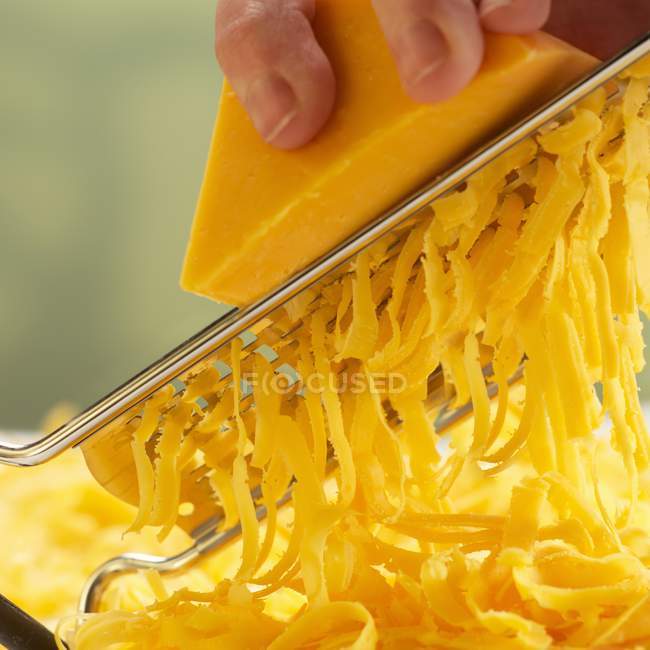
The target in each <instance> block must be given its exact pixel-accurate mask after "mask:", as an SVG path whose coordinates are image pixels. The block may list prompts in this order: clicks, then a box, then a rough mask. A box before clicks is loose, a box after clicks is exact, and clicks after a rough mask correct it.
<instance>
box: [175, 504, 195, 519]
mask: <svg viewBox="0 0 650 650" xmlns="http://www.w3.org/2000/svg"><path fill="white" fill-rule="evenodd" d="M178 514H179V515H180V516H181V517H189V516H190V515H191V514H194V504H193V503H190V502H189V501H186V502H185V503H181V505H180V506H178Z"/></svg>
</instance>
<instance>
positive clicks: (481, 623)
mask: <svg viewBox="0 0 650 650" xmlns="http://www.w3.org/2000/svg"><path fill="white" fill-rule="evenodd" d="M648 74H649V70H648V66H647V64H645V65H638V66H636V67H635V68H634V69H632V70H631V71H630V73H629V75H628V76H629V77H630V78H629V79H628V80H627V81H626V82H625V83H623V82H622V83H621V91H620V92H621V96H620V98H619V99H614V100H612V101H607V97H606V96H605V92H604V91H599V92H598V93H596V94H595V95H594V96H593V97H591V98H589V99H588V100H585V101H584V102H582V103H581V104H580V105H579V106H578V107H576V108H575V109H574V110H573V112H572V114H571V115H570V116H569V117H568V118H567V119H566V120H563V122H562V124H561V125H553V126H550V127H548V128H546V129H545V130H544V131H543V132H542V133H541V134H540V135H538V136H537V137H536V138H534V139H528V140H526V141H525V142H523V143H521V144H520V145H518V146H517V147H515V148H514V149H512V150H511V151H509V152H508V153H506V154H504V155H503V156H502V157H501V158H499V159H498V160H496V161H495V162H493V163H492V164H491V165H488V166H487V167H486V168H485V169H484V170H482V171H480V172H479V173H477V174H476V175H475V176H474V177H473V178H471V179H470V180H469V181H468V183H467V184H466V185H465V186H463V187H462V188H461V189H460V190H458V191H456V192H455V193H452V194H450V195H448V196H446V197H444V198H442V199H441V200H439V201H437V202H434V204H433V205H432V206H431V207H430V208H428V209H427V210H426V211H425V212H424V213H423V214H422V215H421V216H420V218H419V221H418V222H417V223H416V224H415V225H414V226H413V227H412V228H410V229H408V230H407V229H404V230H402V231H398V232H397V233H392V234H391V235H389V237H388V238H387V239H386V240H384V241H382V242H380V243H379V244H377V245H376V246H375V247H374V248H372V249H371V250H369V251H367V252H364V253H362V254H361V255H359V256H358V257H357V259H356V260H355V261H354V262H353V263H352V264H351V266H350V268H348V269H347V270H346V272H344V273H343V274H342V278H340V279H339V280H338V281H337V282H333V283H330V284H328V285H327V286H326V287H325V288H324V290H323V292H322V294H321V295H320V296H316V295H315V294H313V295H311V300H309V301H306V300H303V301H302V302H301V303H300V304H297V303H296V304H294V305H293V306H292V307H291V308H290V309H288V310H287V316H286V320H287V322H288V323H290V324H292V327H291V330H290V332H291V333H290V335H289V336H288V337H287V339H291V340H290V341H284V342H282V341H280V343H279V344H278V346H277V350H278V354H279V355H280V357H279V358H280V361H279V362H277V363H276V362H274V361H273V362H272V361H269V360H267V359H262V358H261V356H260V355H259V354H254V353H252V352H251V351H250V350H248V349H247V348H245V346H243V344H242V342H241V341H240V340H237V341H236V342H235V343H234V344H233V345H232V346H231V348H230V359H229V364H230V366H231V369H232V375H231V377H230V380H229V381H226V379H224V377H225V375H224V376H220V377H216V376H215V375H214V370H212V371H211V372H212V373H213V374H212V375H210V376H209V377H208V376H207V375H203V376H202V375H199V376H198V377H196V378H194V379H193V380H188V387H187V389H186V393H185V396H184V397H182V398H180V399H176V401H173V403H172V406H171V407H169V405H168V404H169V403H170V399H169V395H166V396H165V398H164V399H160V398H159V397H155V398H153V399H152V400H150V401H149V402H148V404H147V405H146V406H145V408H144V412H143V414H142V418H141V420H140V423H139V425H138V426H137V427H136V428H135V430H134V432H133V434H132V440H133V441H132V451H133V458H134V461H135V465H136V468H137V478H138V485H139V489H140V508H139V511H138V514H137V517H136V520H135V522H134V523H133V525H132V527H131V529H132V530H140V529H142V528H143V527H144V526H157V527H158V528H159V530H160V534H161V536H165V535H166V534H167V533H169V531H170V530H171V527H172V526H173V525H174V523H175V521H176V519H177V517H178V509H179V503H180V490H181V487H180V471H181V468H182V467H184V466H186V465H187V463H190V462H199V461H193V460H192V458H193V456H192V454H193V453H194V454H196V455H200V457H201V462H202V463H203V464H204V466H205V467H206V468H207V470H208V476H209V480H210V481H211V484H212V486H213V489H214V494H215V499H216V501H217V502H218V505H219V506H220V507H221V508H222V510H223V512H224V518H223V523H222V525H223V526H225V527H229V526H231V525H233V524H235V523H239V524H240V526H241V540H240V542H239V544H240V547H239V548H240V552H239V558H240V563H239V565H237V566H234V567H233V570H232V572H231V576H230V578H228V579H226V580H223V581H222V582H220V583H219V584H218V585H217V586H216V587H215V589H214V591H213V592H212V593H207V594H206V593H195V592H191V591H188V590H186V589H185V590H183V589H181V590H180V591H176V592H175V593H171V594H169V593H167V592H165V590H164V589H162V587H161V585H160V584H159V583H158V582H156V581H155V580H154V579H152V578H149V579H150V581H151V580H154V581H153V582H152V583H151V584H152V585H153V586H154V587H156V589H155V593H157V594H158V597H159V598H158V600H157V601H156V602H155V603H154V604H153V605H148V606H144V605H143V606H142V608H141V609H140V610H138V611H127V609H126V608H125V609H124V610H115V611H110V612H107V613H103V614H99V615H95V616H90V617H87V618H85V619H84V620H82V621H79V622H77V624H73V625H72V626H68V629H63V630H62V632H61V635H62V637H63V638H64V639H65V640H66V642H67V643H69V645H70V646H71V647H72V648H75V649H76V650H94V649H96V648H113V647H115V648H124V649H127V648H134V649H135V648H152V649H156V648H160V649H163V648H165V649H171V648H178V649H185V648H188V649H189V648H192V649H195V648H197V649H201V648H205V649H206V650H207V648H233V649H234V648H244V647H245V648H270V649H271V650H285V649H286V650H289V649H294V648H305V649H307V648H321V649H327V648H331V649H334V648H350V649H352V648H353V649H355V650H372V649H374V648H383V649H397V648H404V647H412V648H421V647H422V648H423V647H431V648H468V649H469V648H483V649H494V650H504V649H506V650H507V649H509V648H512V649H515V648H517V649H519V648H530V649H532V650H539V649H541V648H586V647H598V646H602V647H623V646H625V647H633V646H634V647H648V646H649V645H650V570H649V569H648V567H649V566H650V496H649V495H650V489H649V488H650V486H649V485H648V470H649V465H650V437H649V434H648V428H647V424H646V422H645V421H644V418H643V415H642V412H641V409H640V405H639V400H638V391H637V385H636V373H638V372H639V371H640V370H641V369H642V367H643V364H644V360H643V339H642V323H641V320H640V311H644V312H645V313H646V314H648V312H649V311H650V186H649V180H650V120H649V119H648V116H649V115H650V109H649V104H648V87H649V78H648V76H647V75H648ZM276 342H277V339H276ZM272 345H273V344H272ZM255 357H257V358H256V359H255ZM280 362H285V363H289V364H291V365H293V367H294V368H295V369H296V370H297V374H298V375H299V379H298V382H297V385H296V386H294V387H293V388H292V389H291V390H285V391H279V390H277V385H276V384H277V381H276V380H277V379H278V377H279V375H280V374H281V372H282V370H281V369H280V367H279V364H280ZM251 368H253V369H254V370H255V375H256V377H255V380H256V383H255V385H254V386H253V390H252V396H251V395H247V394H245V393H244V392H243V391H244V390H245V387H244V379H245V377H244V373H245V371H247V370H246V369H248V371H249V370H250V369H251ZM438 368H440V371H439V372H436V370H437V369H438ZM206 377H207V378H206ZM200 381H203V382H204V384H201V390H198V389H194V390H192V386H197V385H198V383H197V382H200ZM210 382H212V387H209V386H208V384H210ZM497 389H498V390H497ZM207 392H209V393H210V398H209V399H207V402H206V403H207V406H206V405H204V406H203V407H200V406H199V405H198V404H197V401H196V400H197V399H198V398H199V397H200V395H201V394H205V393H207ZM495 392H498V395H497V396H496V397H495ZM251 403H254V407H250V405H251ZM465 404H471V407H472V417H469V418H466V419H465V420H462V419H461V420H459V421H457V422H456V423H455V424H453V425H452V426H450V427H445V428H444V429H441V431H442V433H443V434H444V435H442V436H441V435H439V431H438V430H437V429H436V427H435V426H434V422H436V421H437V422H438V423H441V422H444V420H445V415H446V414H448V412H449V410H450V409H453V408H460V407H463V406H464V405H465ZM443 405H444V406H445V409H444V410H441V406H443ZM152 440H153V441H155V443H154V442H152ZM187 440H191V441H192V442H191V446H185V447H184V445H185V444H186V442H185V441H187ZM187 444H189V443H187ZM152 445H154V447H155V448H153V451H152ZM195 450H196V451H195ZM150 458H153V460H150ZM255 487H258V488H259V489H257V490H254V489H253V488H255ZM289 488H291V490H292V499H291V500H290V501H289V503H287V504H286V505H282V506H278V505H277V504H278V502H279V501H280V499H281V498H282V496H283V495H284V493H285V491H286V490H288V489H289ZM260 505H264V506H265V507H266V512H267V517H266V520H265V521H264V522H258V520H257V516H256V509H257V508H258V506H260ZM60 647H63V646H62V645H61V646H60Z"/></svg>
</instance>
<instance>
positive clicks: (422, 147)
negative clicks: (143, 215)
mask: <svg viewBox="0 0 650 650" xmlns="http://www.w3.org/2000/svg"><path fill="white" fill-rule="evenodd" d="M314 29H315V32H316V35H317V37H318V39H319V42H320V43H321V45H322V46H323V48H324V50H325V52H326V53H327V55H328V56H329V57H330V60H331V61H332V64H333V67H334V71H335V73H336V78H337V85H338V90H337V93H338V95H337V104H336V107H335V110H334V113H333V115H332V117H331V119H330V120H329V122H328V124H327V125H326V127H325V129H324V130H323V131H322V133H321V134H320V135H319V136H317V138H316V139H315V140H313V141H312V142H311V143H310V144H308V145H307V146H305V147H303V148H302V149H299V150H296V151H279V150H276V149H274V148H273V147H271V146H270V145H268V144H266V143H265V142H264V141H263V140H262V139H261V138H260V137H259V135H258V134H257V133H256V131H255V129H254V127H253V125H252V123H251V121H250V119H249V118H248V116H247V115H246V113H245V111H244V109H243V107H242V105H241V104H240V102H239V101H238V99H237V98H236V96H235V94H234V92H233V91H232V89H231V87H230V86H229V85H228V84H227V83H226V84H225V85H224V89H223V93H222V97H221V103H220V107H219V114H218V117H217V123H216V128H215V132H214V137H213V141H212V147H211V151H210V155H209V161H208V165H207V170H206V175H205V179H204V183H203V187H202V190H201V195H200V199H199V203H198V209H197V213H196V216H195V219H194V225H193V228H192V233H191V239H190V242H189V247H188V250H187V255H186V259H185V265H184V269H183V274H182V279H181V285H182V287H183V288H184V289H187V290H188V291H192V292H195V293H198V294H201V295H203V296H207V297H209V298H212V299H214V300H218V301H221V302H226V303H229V304H233V305H238V306H243V305H246V304H250V303H251V302H252V301H254V300H255V299H257V298H259V297H261V296H263V295H264V294H266V293H267V292H269V291H270V290H272V289H273V288H274V287H276V286H277V285H278V284H279V283H281V282H282V281H284V280H286V279H287V278H288V277H290V276H291V275H292V274H294V273H295V272H297V271H299V270H300V269H302V268H304V267H305V266H306V265H308V264H309V263H310V262H312V261H313V260H314V259H316V258H317V257H318V256H320V255H322V254H324V253H326V252H327V251H328V250H330V249H331V248H332V247H333V246H335V245H336V244H337V243H340V242H341V241H342V240H343V239H344V238H345V237H347V236H349V235H350V234H352V233H354V232H356V231H357V230H359V229H360V228H361V227H363V226H364V225H365V224H367V223H368V222H369V221H371V220H372V219H373V218H374V217H377V216H378V215H379V214H380V213H381V212H382V211H383V210H385V209H387V208H389V207H390V206H391V205H392V204H394V203H395V202H397V201H398V200H399V199H400V198H402V197H404V196H405V195H406V194H408V193H410V192H411V191H414V190H416V189H417V188H418V187H419V186H421V185H422V184H423V183H425V182H426V181H427V180H429V179H431V178H432V177H433V176H434V175H435V174H437V173H439V172H441V171H442V170H444V169H445V168H447V167H448V166H449V165H451V164H452V163H455V162H457V161H459V160H460V159H461V158H462V157H464V156H465V155H467V154H468V153H470V152H471V151H472V150H473V149H475V148H477V146H478V145H480V144H481V143H482V142H485V141H486V140H487V139H489V138H490V137H492V136H494V135H495V134H496V133H498V132H499V131H500V130H502V129H503V128H504V127H506V126H507V125H508V124H509V123H512V122H513V120H516V119H517V118H519V117H522V116H523V115H525V114H526V113H527V112H529V111H530V110H531V109H532V108H534V107H536V106H537V105H539V104H541V103H542V102H543V101H545V100H547V99H549V98H550V97H552V96H553V95H554V94H556V93H557V92H558V91H560V90H561V89H562V88H563V87H566V86H567V85H568V84H569V83H570V82H572V81H574V80H576V79H577V78H579V77H580V76H581V75H583V74H584V73H585V72H587V71H588V70H589V69H591V68H592V67H593V66H594V65H595V60H594V59H593V58H591V57H590V56H588V55H587V54H584V53H583V52H581V51H579V50H576V49H575V48H573V47H571V46H569V45H567V44H565V43H563V42H561V41H559V40H557V39H555V38H553V37H551V36H548V35H546V34H543V33H537V34H533V35H530V36H526V37H518V36H496V35H489V36H488V37H487V53H486V58H485V62H484V65H483V67H482V70H481V72H480V73H479V75H478V77H477V78H476V79H475V80H474V81H473V83H472V84H471V85H470V86H469V87H468V88H467V89H465V90H464V91H463V92H462V93H460V94H459V95H458V96H456V97H454V98H452V99H450V100H448V101H445V102H442V103H438V104H433V105H425V104H418V103H416V102H413V101H411V100H410V99H409V98H408V97H407V96H406V94H405V92H404V90H403V89H402V86H401V85H400V80H399V77H398V75H397V70H396V67H395V63H394V61H393V59H392V57H391V54H390V52H389V50H388V47H387V45H386V42H385V39H384V36H383V34H382V32H381V30H380V28H379V25H378V22H377V19H376V18H375V16H374V13H373V10H372V7H371V3H370V0H358V1H355V2H347V1H345V2H344V1H342V0H319V2H318V3H317V15H316V20H315V25H314Z"/></svg>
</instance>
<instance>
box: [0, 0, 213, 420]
mask: <svg viewBox="0 0 650 650" xmlns="http://www.w3.org/2000/svg"><path fill="white" fill-rule="evenodd" d="M214 5H215V0H183V1H182V2H159V1H155V0H137V1H136V2H133V1H132V0H110V2H88V1H87V0H56V1H55V0H19V1H17V2H7V3H3V5H2V8H0V79H1V80H2V88H3V91H2V98H1V99H0V124H1V125H2V128H1V132H2V144H1V146H0V220H1V222H2V228H1V230H0V233H1V235H0V237H1V240H0V241H1V244H0V246H1V248H0V368H2V373H1V378H0V429H3V428H5V429H6V428H15V429H18V428H29V427H34V426H37V425H38V423H39V421H40V420H41V418H42V416H43V414H44V413H45V411H46V410H47V409H48V408H49V407H50V406H52V405H53V404H55V403H57V402H59V401H61V400H68V401H72V402H74V403H76V404H78V405H79V406H86V405H89V404H90V403H91V402H93V401H95V400H96V399H97V398H99V397H101V396H102V395H103V394H105V393H107V392H108V391H110V390H111V389H112V388H113V387H114V386H115V385H117V384H118V383H121V382H122V381H124V380H125V379H127V378H128V377H129V376H130V375H132V374H134V373H135V372H137V371H138V370H140V369H142V368H143V367H144V366H145V365H147V364H148V363H150V362H151V361H153V360H155V359H156V358H157V357H159V356H161V355H162V354H164V353H165V352H167V351H168V350H169V349H170V348H171V347H173V346H175V345H177V344H178V343H180V342H181V341H183V340H184V339H186V338H187V337H189V336H190V335H192V334H193V333H194V332H195V331H196V330H198V329H199V328H201V327H203V326H205V325H207V324H209V323H210V322H212V321H213V320H215V319H216V318H217V317H218V316H219V315H220V314H221V313H222V311H223V310H222V309H221V308H220V306H219V305H216V304H214V303H211V302H209V301H207V300H205V299H201V298H199V297H196V296H192V295H189V294H186V293H184V292H182V291H181V290H180V289H179V287H178V277H179V273H180V268H181V263H182V259H183V254H184V248H185V242H186V241H187V237H188V233H189V228H190V224H191V220H192V216H193V211H194V206H195V202H196V197H197V194H198V190H199V186H200V182H201V177H202V173H203V167H204V163H205V159H206V155H207V150H208V144H209V140H210V136H211V131H212V125H213V121H214V116H215V111H216V103H217V98H218V93H219V89H220V85H221V74H220V72H219V70H218V68H217V65H216V62H215V60H214V56H213V53H212V42H213V20H214Z"/></svg>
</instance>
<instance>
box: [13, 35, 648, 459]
mask: <svg viewBox="0 0 650 650" xmlns="http://www.w3.org/2000/svg"><path fill="white" fill-rule="evenodd" d="M646 54H650V32H647V33H646V34H645V35H644V36H643V37H641V38H640V39H638V40H637V41H636V42H635V43H633V44H632V45H630V46H629V47H627V48H626V49H625V50H623V51H622V52H621V53H620V54H618V55H617V56H616V57H614V58H613V59H612V60H611V61H609V62H607V63H604V64H602V65H601V66H599V67H598V68H596V70H594V72H592V73H591V74H589V75H588V76H587V77H585V78H584V79H583V80H582V81H580V82H578V83H576V84H574V85H573V86H572V87H571V88H569V89H568V90H566V91H565V92H563V93H562V94H561V95H559V96H558V97H557V98H556V99H554V100H552V101H551V102H549V103H547V104H546V105H545V106H544V107H542V108H541V109H539V110H538V111H536V112H535V113H533V114H532V115H531V116H530V117H529V118H527V119H525V120H523V121H522V122H520V123H519V124H517V125H516V126H514V127H513V128H511V129H510V130H508V131H507V132H505V133H504V134H503V135H501V136H500V137H498V138H497V139H495V140H493V141H492V142H490V143H489V144H487V145H486V146H485V147H483V148H482V149H481V150H479V152H478V153H477V154H476V155H474V156H473V157H471V158H470V159H467V160H465V161H463V162H462V163H461V164H459V165H457V166H456V167H454V168H453V169H452V170H451V171H450V172H449V173H447V174H445V175H444V176H442V177H440V178H437V179H433V180H432V181H431V182H430V183H428V184H427V185H425V186H424V187H423V188H421V189H420V190H418V191H417V192H415V193H414V194H412V195H411V196H410V197H408V198H407V199H406V200H405V201H403V202H402V203H401V204H399V205H397V206H395V207H394V208H393V209H391V210H389V211H388V212H385V213H384V214H383V215H382V216H380V217H379V218H377V219H376V220H375V221H373V222H372V223H371V224H370V225H368V226H367V227H366V228H364V229H362V230H361V231H359V232H358V233H357V234H355V235H353V236H352V237H349V238H348V239H346V240H345V241H344V242H343V243H342V244H340V245H339V246H337V247H336V248H335V249H334V250H333V251H331V252H330V253H329V254H328V255H326V256H323V257H321V258H320V259H318V260H316V261H315V262H314V263H313V264H311V265H310V266H309V267H307V268H306V269H305V270H303V271H301V272H300V273H298V274H297V275H295V276H294V277H293V278H291V279H290V280H288V281H287V282H286V283H285V284H283V285H282V286H281V287H279V288H278V289H277V290H275V291H273V292H272V293H270V294H269V295H267V296H266V297H264V298H262V299H261V300H259V301H258V302H256V303H254V304H253V305H251V306H250V307H248V308H246V309H243V310H238V309H234V310H232V311H230V312H229V313H228V314H226V315H225V316H224V317H223V318H221V319H220V320H218V321H216V322H215V323H213V324H212V325H210V326H209V327H207V328H206V329H204V330H203V331H201V332H199V333H198V334H196V335H195V336H194V337H192V338H191V339H189V340H188V341H186V342H185V343H184V344H182V345H180V346H179V347H177V348H176V349H175V350H173V351H172V352H170V353H169V354H168V355H166V356H165V357H163V358H162V359H161V360H159V361H158V362H156V363H155V364H153V365H151V366H150V367H149V368H147V369H145V370H144V371H142V372H141V373H140V374H138V375H136V376H135V377H134V378H133V379H131V380H130V381H128V382H127V383H125V384H123V385H122V386H121V387H119V388H117V389H116V390H115V391H114V392H113V393H111V394H110V395H108V396H107V397H106V398H104V399H103V400H101V401H99V402H97V403H96V404H95V405H94V406H91V407H90V408H89V409H87V410H86V411H85V412H84V413H82V414H81V415H79V416H78V417H76V418H74V419H73V420H71V421H70V422H68V423H67V424H66V425H64V426H63V427H61V428H59V429H58V430H56V431H55V432H54V433H52V434H50V435H48V436H46V437H44V438H42V439H40V440H38V441H36V442H33V443H31V444H27V445H23V446H20V447H13V446H7V445H2V444H0V463H5V464H9V465H21V466H33V465H39V464H41V463H44V462H45V461H48V460H50V459H51V458H53V457H54V456H56V455H58V454H60V453H61V452H63V451H64V450H66V449H68V448H70V447H72V446H75V445H78V444H79V443H81V442H83V440H85V439H86V438H88V437H89V436H91V435H92V434H93V433H95V432H96V431H98V430H99V429H101V428H102V427H104V426H106V425H107V424H109V423H110V422H112V421H113V420H114V419H115V418H117V417H119V416H120V415H122V414H123V413H125V412H126V411H128V410H129V409H130V408H132V407H134V406H136V405H137V404H138V403H140V402H142V401H143V400H145V399H146V398H147V397H149V396H150V395H151V394H152V393H153V392H154V391H156V390H157V389H158V388H160V387H161V386H163V385H165V384H167V383H169V382H170V381H171V380H173V379H174V378H175V377H177V376H178V375H180V374H182V373H183V372H185V371H186V370H188V369H189V368H191V367H192V366H193V365H194V364H196V363H199V362H200V361H201V360H203V359H204V358H205V357H206V356H207V355H209V354H210V353H211V352H213V351H215V350H216V349H218V348H219V347H221V346H222V345H223V344H225V343H227V342H228V341H230V340H232V339H233V338H234V337H236V336H238V335H240V334H241V333H243V332H244V331H246V330H247V329H248V328H249V327H250V326H251V325H252V324H254V323H256V322H257V321H259V320H260V319H262V318H264V317H265V316H267V315H268V314H270V313H271V312H272V311H273V310H274V309H276V308H277V307H279V306H281V305H282V304H284V303H285V302H287V301H288V300H290V299H291V298H293V297H294V296H295V295H297V294H298V293H300V292H301V291H303V290H304V289H306V288H307V287H309V286H311V285H313V284H314V283H315V282H317V281H318V280H319V279H321V278H322V277H323V276H324V275H326V274H327V273H329V272H330V271H332V270H333V269H335V268H336V267H338V266H340V265H341V264H343V263H344V262H346V261H348V260H349V259H350V258H351V257H353V256H354V255H355V254H356V253H358V252H359V251H361V250H362V249H364V248H365V247H367V246H369V245H370V244H372V243H373V242H374V241H376V240H377V239H378V238H379V237H381V236H382V235H384V234H386V233H387V232H388V231H389V230H391V229H392V228H394V227H395V226H398V225H399V224H401V223H402V222H404V221H405V220H406V219H408V218H409V217H411V216H412V215H413V214H415V213H416V212H417V211H418V210H420V209H421V208H423V207H425V206H427V205H428V204H430V203H431V202H432V201H433V200H435V199H436V198H438V197H440V196H441V195H442V194H444V193H445V192H448V191H449V190H451V189H453V188H454V187H456V186H457V185H458V184H459V183H461V182H463V181H464V180H465V179H466V178H467V177H468V176H470V175H471V174H473V173H475V172H477V171H478V170H480V169H481V168H482V167H484V166H485V165H486V164H487V163H489V162H490V161H492V160H493V159H494V158H496V157H497V156H499V155H500V154H502V153H503V152H505V151H506V150H507V149H509V148H511V147H512V146H513V145H515V144H517V143H518V142H520V141H521V140H523V139H524V138H526V137H528V136H530V135H532V134H533V133H535V132H536V131H537V130H538V129H539V128H540V127H542V126H544V125H545V124H546V123H548V122H549V121H551V120H553V119H555V118H557V117H558V115H560V114H561V113H562V112H564V111H565V110H566V109H568V108H571V107H572V106H573V105H574V104H575V103H576V102H578V101H580V100H581V99H583V98H584V97H586V96H587V95H588V94H589V93H591V92H592V91H594V90H596V89H597V88H598V87H600V86H602V85H603V84H605V83H606V82H607V81H609V80H610V79H612V78H613V77H616V76H617V75H618V74H619V73H620V72H622V71H623V70H624V69H625V68H627V67H628V66H630V65H631V64H633V63H634V62H635V61H637V60H638V59H640V58H641V57H643V56H644V55H646Z"/></svg>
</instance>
